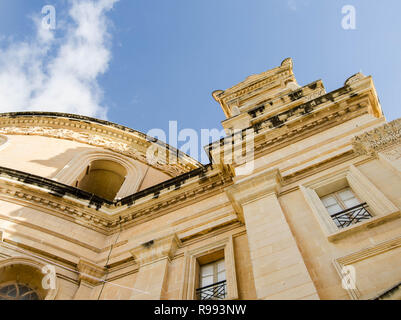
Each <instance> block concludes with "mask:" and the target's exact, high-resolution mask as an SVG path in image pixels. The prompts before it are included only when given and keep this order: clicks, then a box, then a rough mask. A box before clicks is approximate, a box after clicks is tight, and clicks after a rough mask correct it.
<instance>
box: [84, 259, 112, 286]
mask: <svg viewBox="0 0 401 320" xmlns="http://www.w3.org/2000/svg"><path fill="white" fill-rule="evenodd" d="M77 269H78V271H79V280H80V281H84V282H86V283H89V284H90V285H92V286H95V285H97V284H99V282H100V279H101V278H102V277H103V276H104V275H105V272H106V270H105V268H103V267H100V266H98V265H97V264H95V263H94V262H91V261H89V260H86V259H83V258H81V259H80V260H79V262H78V265H77Z"/></svg>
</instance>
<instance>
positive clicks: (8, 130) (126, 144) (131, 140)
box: [0, 115, 200, 177]
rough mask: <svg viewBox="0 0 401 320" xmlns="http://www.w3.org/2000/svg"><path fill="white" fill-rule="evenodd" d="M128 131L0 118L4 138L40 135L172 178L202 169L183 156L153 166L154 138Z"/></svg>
mask: <svg viewBox="0 0 401 320" xmlns="http://www.w3.org/2000/svg"><path fill="white" fill-rule="evenodd" d="M127 130H128V129H127ZM127 130H125V131H121V132H118V130H117V129H115V128H114V127H110V128H108V127H104V128H103V127H101V126H100V125H97V124H92V123H90V122H88V121H85V122H77V121H69V119H68V117H67V118H66V119H62V118H61V119H54V118H46V117H35V118H30V119H29V120H28V119H27V118H25V117H22V116H21V117H14V118H12V119H10V118H8V117H7V115H3V117H0V134H5V135H38V136H45V137H51V138H57V139H66V140H73V141H77V142H80V143H85V144H89V145H92V146H96V147H101V148H105V149H108V150H111V151H114V152H117V153H120V154H123V155H125V156H128V157H131V158H134V159H136V160H139V161H141V162H143V163H146V164H147V165H150V166H152V167H155V168H156V169H158V170H161V171H163V172H164V173H167V174H168V175H170V176H172V177H175V176H178V175H180V174H183V173H185V172H188V171H191V170H193V169H196V168H198V167H199V166H200V164H199V163H198V162H197V161H196V160H194V159H192V158H190V157H189V156H187V155H185V154H181V153H180V156H179V157H178V158H177V161H176V162H175V163H165V162H163V161H156V162H154V161H152V163H150V162H149V161H148V159H147V154H146V152H147V150H148V148H149V147H151V146H152V145H154V144H155V141H151V140H150V137H146V135H144V134H141V133H139V132H128V133H127V132H126V131H127ZM132 131H134V130H132ZM158 147H161V148H165V149H171V147H169V146H167V145H163V144H161V145H159V144H158ZM168 152H169V151H167V155H168Z"/></svg>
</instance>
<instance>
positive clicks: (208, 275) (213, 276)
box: [196, 259, 227, 300]
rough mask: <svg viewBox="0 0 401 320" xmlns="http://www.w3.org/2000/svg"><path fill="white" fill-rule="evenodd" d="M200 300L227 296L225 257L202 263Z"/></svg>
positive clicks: (197, 291) (200, 270) (198, 290)
mask: <svg viewBox="0 0 401 320" xmlns="http://www.w3.org/2000/svg"><path fill="white" fill-rule="evenodd" d="M199 286H200V287H199V288H198V289H197V290H196V293H197V298H198V300H222V299H225V298H226V296H227V283H226V268H225V263H224V259H221V260H218V261H215V262H212V263H208V264H205V265H201V266H200V269H199Z"/></svg>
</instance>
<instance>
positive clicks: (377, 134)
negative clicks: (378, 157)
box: [353, 119, 401, 155]
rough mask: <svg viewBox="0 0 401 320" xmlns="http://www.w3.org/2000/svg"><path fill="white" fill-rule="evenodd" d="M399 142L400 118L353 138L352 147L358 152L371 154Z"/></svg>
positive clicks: (400, 134) (400, 133) (400, 138)
mask: <svg viewBox="0 0 401 320" xmlns="http://www.w3.org/2000/svg"><path fill="white" fill-rule="evenodd" d="M398 144H401V119H397V120H394V121H391V122H389V123H385V124H383V125H381V126H380V127H377V128H375V129H373V130H371V131H368V132H366V133H364V134H361V135H359V136H357V137H355V138H354V141H353V147H354V150H355V152H356V153H358V154H361V155H363V154H369V155H373V154H375V153H377V152H379V151H382V150H385V149H387V148H389V147H392V146H394V145H398Z"/></svg>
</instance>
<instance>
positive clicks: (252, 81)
mask: <svg viewBox="0 0 401 320" xmlns="http://www.w3.org/2000/svg"><path fill="white" fill-rule="evenodd" d="M292 66H293V64H292V59H291V58H287V59H285V60H284V61H283V62H282V63H281V66H279V67H276V68H274V69H271V70H268V71H265V72H262V73H260V74H256V75H251V76H249V77H247V78H246V79H245V80H244V81H242V82H241V83H239V84H237V85H235V86H233V87H231V88H229V89H226V90H225V91H223V90H216V91H214V92H213V94H212V96H213V98H214V99H215V100H216V101H217V102H218V103H219V104H220V105H221V107H222V108H223V111H224V113H225V115H226V117H228V118H229V117H231V116H232V114H231V110H230V107H229V106H228V103H229V102H230V101H232V100H234V99H241V98H243V97H244V96H246V95H249V94H251V93H252V92H254V91H255V92H256V91H257V90H258V89H260V88H262V87H268V86H269V85H272V84H274V83H279V82H280V81H281V80H283V79H292V80H293V81H295V77H294V74H293V71H292Z"/></svg>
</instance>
